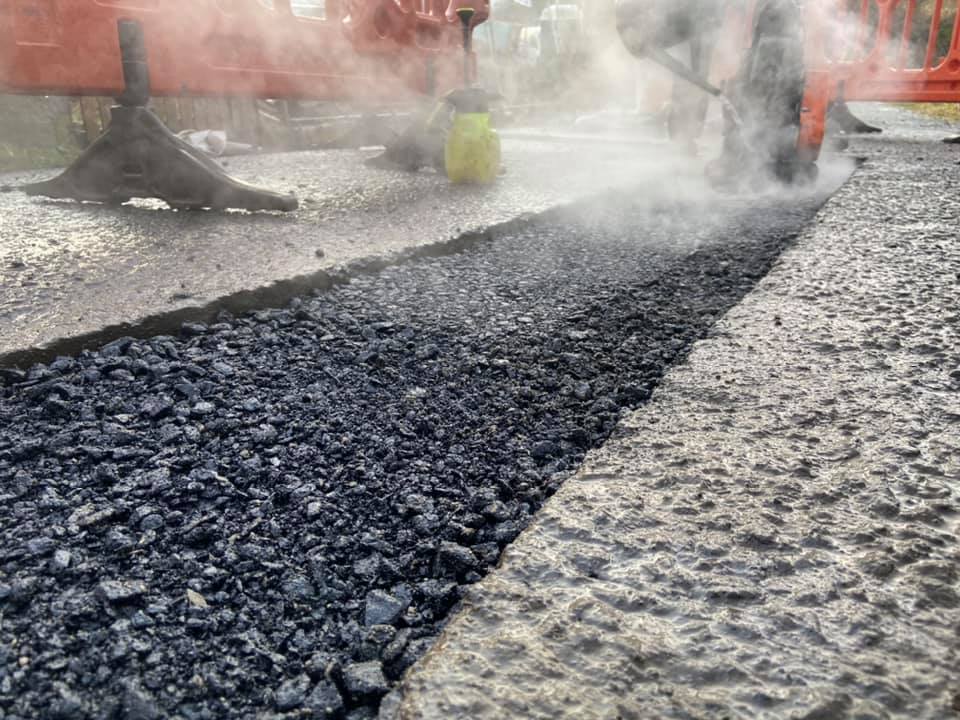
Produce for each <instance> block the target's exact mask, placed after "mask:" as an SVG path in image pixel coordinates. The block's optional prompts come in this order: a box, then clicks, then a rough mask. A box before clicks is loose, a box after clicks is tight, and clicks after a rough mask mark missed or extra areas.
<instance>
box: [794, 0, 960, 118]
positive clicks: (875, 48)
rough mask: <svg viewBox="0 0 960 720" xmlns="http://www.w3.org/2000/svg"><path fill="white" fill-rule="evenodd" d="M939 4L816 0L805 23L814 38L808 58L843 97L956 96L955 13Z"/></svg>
mask: <svg viewBox="0 0 960 720" xmlns="http://www.w3.org/2000/svg"><path fill="white" fill-rule="evenodd" d="M945 5H946V3H945V2H944V0H934V2H933V3H932V5H931V4H930V3H924V4H923V7H921V6H920V3H918V0H851V1H850V2H847V1H845V0H841V1H840V2H837V0H833V1H832V2H825V1H824V0H821V2H820V3H819V4H818V5H815V6H814V9H815V11H814V13H812V14H811V17H810V20H809V23H808V24H809V25H810V26H811V31H812V32H813V33H815V37H816V40H817V46H816V47H814V48H812V51H813V52H812V57H811V64H812V65H813V66H814V67H815V68H816V69H820V70H827V71H829V72H830V75H831V79H832V83H833V84H834V86H835V88H837V90H838V91H840V92H842V94H843V97H844V98H845V99H847V100H878V101H884V102H960V13H958V12H957V7H958V3H956V2H951V3H949V5H951V6H952V8H947V7H945ZM927 7H929V8H930V10H931V12H930V14H929V16H928V15H927V14H926V10H925V9H924V8H927ZM945 10H952V15H953V17H952V18H949V17H946V13H945ZM948 38H949V40H947V39H948ZM945 41H946V42H945Z"/></svg>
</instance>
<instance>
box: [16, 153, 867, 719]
mask: <svg viewBox="0 0 960 720" xmlns="http://www.w3.org/2000/svg"><path fill="white" fill-rule="evenodd" d="M851 169H852V165H851V164H849V163H846V164H845V163H839V164H837V165H833V164H830V163H827V164H826V165H825V169H824V172H823V174H822V177H821V181H820V183H819V184H818V186H817V187H815V188H809V189H807V190H805V191H803V192H798V193H795V194H790V195H786V194H780V193H777V192H771V193H769V194H765V195H762V196H760V197H753V198H731V197H723V196H718V195H716V194H713V193H712V192H710V191H709V190H708V189H707V188H706V187H705V186H704V184H703V182H702V180H700V179H699V177H698V175H696V174H694V173H690V172H688V171H680V170H678V171H673V170H671V169H670V168H663V169H662V170H661V172H660V173H659V174H657V175H656V176H655V177H651V178H649V179H648V180H646V181H644V180H643V179H642V178H638V180H637V182H636V183H635V184H634V187H633V188H632V189H630V190H629V191H621V192H611V193H608V194H607V195H605V196H604V197H602V198H597V199H594V200H590V201H583V202H580V203H578V204H575V205H574V206H571V207H568V208H566V209H564V210H558V211H555V212H551V213H549V214H548V215H546V216H541V217H539V218H535V219H532V220H530V221H529V222H528V223H527V224H526V225H523V226H518V227H516V228H514V229H512V230H511V231H510V232H508V233H506V234H504V235H501V236H500V237H498V238H496V239H494V240H490V241H487V242H479V243H477V244H475V245H474V246H473V247H471V248H469V249H467V250H466V251H464V252H462V253H460V254H456V255H451V256H447V257H440V258H420V259H416V260H413V261H411V262H407V263H404V264H401V265H398V266H396V267H391V268H388V269H386V270H384V271H382V272H381V273H379V274H376V275H369V276H361V277H357V278H355V279H354V280H353V281H352V282H350V283H348V284H346V285H343V286H340V287H337V288H334V289H333V290H330V291H328V292H323V293H319V294H317V295H316V296H312V297H301V298H297V299H295V300H294V301H293V302H292V303H290V304H289V305H288V306H287V307H284V308H282V309H273V310H263V311H259V312H256V313H253V314H249V315H244V316H241V317H232V316H230V315H227V314H224V315H223V316H221V317H220V318H218V319H217V321H216V322H213V323H211V324H209V325H201V324H188V325H185V326H184V327H183V328H182V331H181V332H180V334H179V335H178V336H176V337H174V336H158V337H146V338H141V339H132V338H125V339H120V340H117V341H115V342H112V343H110V344H108V345H106V346H105V347H101V348H99V349H97V350H95V351H84V352H82V353H80V354H78V355H75V356H64V357H61V358H58V359H57V360H56V361H54V362H51V363H49V364H46V365H37V366H33V367H31V368H29V369H25V370H17V369H13V368H7V369H6V370H4V371H3V374H2V378H3V387H2V389H0V500H2V502H3V505H4V507H5V508H6V509H5V511H4V513H3V514H2V516H0V718H3V719H4V720H13V719H14V718H35V717H51V718H59V719H74V718H76V719H79V718H103V719H105V720H106V719H107V718H117V717H121V718H129V719H131V720H134V719H135V720H142V719H151V718H160V717H177V718H185V719H188V720H192V719H194V718H225V717H230V718H253V717H272V716H274V715H275V716H277V717H290V718H294V717H319V718H339V717H342V716H344V715H346V716H347V717H349V718H352V719H353V720H359V719H360V718H369V717H373V716H375V714H376V712H377V707H378V706H379V704H380V702H381V698H382V697H383V696H384V695H385V694H386V693H388V692H389V691H390V689H391V688H392V687H393V686H394V685H395V683H396V681H397V680H398V678H400V676H401V674H402V673H403V672H404V671H405V670H406V669H407V668H409V667H410V666H411V665H412V664H413V663H414V662H415V661H416V660H417V659H418V658H419V657H420V656H422V655H423V654H424V653H425V652H426V651H427V649H428V648H429V647H430V646H431V644H432V643H433V642H434V639H435V638H436V636H437V633H438V632H439V631H440V630H441V628H442V627H443V625H444V624H445V622H446V619H447V616H448V613H449V611H450V609H451V608H453V607H454V606H455V605H456V603H457V602H458V600H459V599H460V597H461V595H462V594H463V592H464V589H465V588H467V587H469V586H471V585H472V584H474V583H476V582H478V581H479V580H480V579H481V578H482V577H483V576H484V574H485V573H486V572H487V570H488V569H489V568H490V567H492V566H493V565H494V564H495V563H496V562H497V559H498V557H499V555H500V552H501V550H502V549H503V548H504V547H505V546H506V545H507V544H508V543H510V542H511V541H512V540H513V539H514V538H515V537H516V536H517V534H518V533H519V532H520V531H521V530H522V529H523V528H524V527H525V526H526V525H527V523H528V521H529V520H530V518H531V516H532V515H533V513H534V512H536V510H537V509H538V508H539V507H540V506H541V505H542V503H543V502H544V500H545V499H546V498H547V497H549V496H550V495H551V494H552V493H553V492H554V491H555V490H556V489H557V488H558V487H559V486H560V484H561V483H562V482H563V480H564V479H565V478H566V477H568V476H569V475H570V474H571V473H573V472H574V471H575V470H576V469H577V467H578V466H579V464H580V462H581V460H582V458H583V457H584V454H585V453H586V452H587V451H588V450H589V449H591V448H595V447H597V446H599V445H600V444H601V443H603V442H604V440H605V439H606V438H607V437H608V436H609V434H610V433H611V431H612V430H613V429H614V427H615V426H616V424H617V422H618V419H619V418H620V415H621V413H622V412H623V411H624V410H627V409H630V408H635V407H637V406H639V405H642V404H643V403H645V402H646V401H647V400H648V398H649V397H650V395H651V393H652V391H653V389H654V388H655V387H656V385H657V383H658V382H659V380H660V378H661V376H662V375H663V373H664V372H665V370H666V369H667V368H668V367H670V366H671V365H673V364H676V363H677V362H679V361H681V360H682V359H683V358H684V357H685V355H686V353H687V352H688V350H689V349H690V347H691V345H692V344H693V343H694V342H695V341H696V340H697V339H699V338H701V337H703V336H704V335H705V334H706V333H707V332H708V331H709V329H710V328H711V326H713V324H714V323H715V322H716V321H717V320H718V319H719V318H721V317H722V316H723V315H724V314H725V313H726V312H727V311H728V310H729V309H730V308H731V307H732V306H734V305H735V304H736V303H738V302H739V301H740V300H741V299H742V298H743V297H744V295H745V294H747V293H748V292H749V291H750V290H751V289H752V288H753V287H754V285H755V284H756V283H757V282H758V280H759V279H760V278H762V277H763V276H764V275H765V274H766V273H767V271H768V269H769V268H770V266H771V264H772V263H774V262H775V261H776V259H777V257H778V256H779V254H780V253H781V251H782V250H783V249H784V248H785V247H787V246H789V245H790V244H791V243H792V242H793V241H794V239H795V238H796V237H797V235H798V234H799V233H800V232H801V231H802V230H803V228H804V227H805V226H806V225H807V224H808V223H809V222H810V221H811V219H812V218H813V217H814V215H815V213H816V211H817V209H818V208H819V207H820V206H821V204H822V203H823V202H824V201H825V200H826V198H827V197H828V196H829V195H830V193H831V192H833V191H834V190H835V189H836V187H837V186H839V184H840V183H842V182H843V180H844V179H845V178H846V177H847V176H848V174H849V172H850V170H851ZM231 222H233V221H232V220H231Z"/></svg>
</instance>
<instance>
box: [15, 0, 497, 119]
mask: <svg viewBox="0 0 960 720" xmlns="http://www.w3.org/2000/svg"><path fill="white" fill-rule="evenodd" d="M341 1H342V2H344V4H343V5H342V6H341V5H340V4H339V3H337V2H335V0H328V2H327V3H326V15H327V17H326V18H312V17H299V16H296V15H295V14H294V13H293V10H292V9H291V3H290V0H3V2H0V92H9V93H26V94H63V95H118V94H119V93H121V92H122V91H123V90H124V78H123V74H122V71H121V56H120V48H119V46H118V42H117V26H118V22H119V21H121V20H129V21H135V22H137V23H139V24H140V25H141V26H142V30H143V36H144V41H145V45H146V52H147V57H148V59H149V66H150V87H151V93H152V94H153V95H155V96H183V95H195V96H197V95H199V96H202V95H209V96H244V97H261V98H289V99H340V98H344V99H346V98H366V99H376V100H377V101H394V100H401V99H406V98H409V97H411V96H412V95H414V94H417V93H428V94H432V93H433V92H434V91H435V90H445V89H450V88H452V87H454V86H457V85H458V84H459V83H460V82H462V52H463V51H462V46H461V41H462V40H461V38H462V35H461V28H460V24H459V20H458V19H457V18H456V17H454V18H452V20H451V19H450V18H449V17H447V16H446V14H445V11H446V9H447V8H446V5H445V3H444V2H443V0H341ZM483 8H484V10H485V11H484V12H481V13H478V15H477V17H476V18H475V23H476V22H482V21H483V20H484V19H485V18H486V15H487V13H488V8H489V4H488V3H487V2H484V3H483ZM448 57H449V58H450V60H449V61H447V60H446V58H448ZM454 57H456V58H457V61H453V58H454Z"/></svg>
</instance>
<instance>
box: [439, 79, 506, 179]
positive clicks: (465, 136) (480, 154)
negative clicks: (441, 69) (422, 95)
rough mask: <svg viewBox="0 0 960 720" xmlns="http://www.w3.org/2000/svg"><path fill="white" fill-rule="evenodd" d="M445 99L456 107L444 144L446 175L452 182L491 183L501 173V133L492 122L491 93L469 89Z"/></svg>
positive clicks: (454, 93)
mask: <svg viewBox="0 0 960 720" xmlns="http://www.w3.org/2000/svg"><path fill="white" fill-rule="evenodd" d="M445 100H446V101H447V102H448V103H450V104H451V105H452V106H453V110H454V112H453V124H452V126H451V128H450V132H449V133H448V135H447V142H446V145H445V146H444V162H445V165H446V170H447V177H448V178H450V182H452V183H481V184H489V183H492V182H493V181H494V180H496V179H497V175H499V174H500V136H499V135H497V132H496V130H494V129H493V127H492V126H491V124H490V100H491V95H489V94H488V93H487V92H486V91H485V90H483V89H482V88H470V89H468V90H454V91H453V92H451V93H449V94H448V95H447V96H446V98H445Z"/></svg>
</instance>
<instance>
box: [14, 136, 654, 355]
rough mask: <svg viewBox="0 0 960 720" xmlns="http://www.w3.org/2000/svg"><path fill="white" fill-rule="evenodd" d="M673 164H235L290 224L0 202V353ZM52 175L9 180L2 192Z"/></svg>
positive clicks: (556, 155)
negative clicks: (480, 168) (481, 178)
mask: <svg viewBox="0 0 960 720" xmlns="http://www.w3.org/2000/svg"><path fill="white" fill-rule="evenodd" d="M669 155H670V154H669V150H665V149H663V148H657V146H656V145H655V144H652V143H651V144H649V145H647V146H645V147H643V148H641V149H638V148H637V147H636V145H632V146H631V145H617V144H598V143H586V142H585V141H584V140H583V139H570V140H567V141H563V142H537V141H534V140H531V139H529V138H527V139H524V140H505V142H504V156H505V158H506V163H507V165H508V172H507V173H506V175H504V176H503V177H502V178H500V179H499V180H498V181H497V183H496V184H495V185H493V186H492V187H490V188H482V189H478V188H463V187H455V186H452V185H450V183H449V182H448V181H447V180H446V178H444V177H442V176H439V175H437V174H435V173H433V172H421V173H415V174H409V173H405V172H400V171H390V170H378V169H372V168H367V167H365V166H364V165H363V161H364V159H365V158H366V157H369V156H370V153H361V152H359V151H346V150H343V151H323V152H301V153H284V154H279V155H267V156H258V157H239V158H231V159H229V160H228V164H229V168H228V169H229V170H230V171H231V172H233V173H235V174H236V176H237V177H238V178H241V179H243V180H246V181H249V182H254V183H257V184H260V185H263V186H266V187H270V188H275V189H277V190H280V191H284V192H286V191H291V192H294V193H295V194H296V195H298V196H299V197H300V199H301V208H300V210H298V211H297V212H295V213H290V214H286V215H277V214H271V213H258V214H255V215H250V214H246V213H236V212H228V213H221V212H187V213H182V212H172V211H170V210H167V209H165V208H166V206H164V205H163V203H159V202H153V201H135V202H134V203H132V204H129V205H125V206H122V207H119V208H108V207H103V206H98V205H80V204H77V203H73V202H53V201H48V200H44V199H38V198H28V197H26V196H24V195H22V194H20V193H0V356H3V355H6V354H8V353H13V352H15V351H23V350H26V349H29V348H33V347H36V346H43V345H48V344H50V343H52V342H54V341H57V340H61V339H64V338H76V337H77V336H82V335H85V334H88V333H95V332H99V331H102V330H103V329H104V328H107V327H113V326H117V325H123V324H131V323H137V322H140V321H142V320H143V319H144V318H147V317H153V316H157V315H159V314H163V313H170V312H173V311H180V310H184V309H187V308H192V307H198V306H206V305H208V304H210V303H213V302H214V301H217V300H218V299H220V298H224V297H227V296H235V295H236V294H237V293H239V292H241V291H249V290H257V289H260V288H264V287H269V286H271V285H272V284H274V283H276V282H277V281H283V280H288V279H290V278H295V277H298V276H307V275H310V274H314V273H319V272H324V271H325V272H332V271H335V270H336V269H337V268H338V267H340V266H343V265H344V264H346V263H351V262H356V261H359V260H366V259H369V258H389V257H391V256H393V255H396V254H397V253H400V252H402V251H406V250H408V249H410V248H414V247H422V246H425V245H430V244H433V243H440V242H445V241H448V240H450V239H451V238H453V237H457V236H460V235H462V234H464V233H467V232H472V231H484V230H487V229H488V228H490V227H491V226H494V225H497V224H500V223H504V222H507V221H511V220H514V219H516V218H517V217H518V216H521V215H524V214H527V213H537V212H542V211H544V210H546V209H548V208H552V207H556V206H559V205H564V204H566V203H569V202H572V201H574V200H577V199H582V198H584V197H586V196H590V195H593V194H595V193H602V192H604V191H605V190H608V189H611V188H618V187H624V186H625V185H628V184H630V183H632V182H633V181H634V179H635V178H636V176H637V174H638V173H642V172H644V171H645V170H644V168H647V167H649V166H650V165H652V164H661V165H662V164H663V162H664V158H665V157H669ZM571 157H576V158H577V161H576V162H570V161H569V159H570V158H571ZM51 175H52V172H51V171H45V172H42V173H33V174H20V175H5V176H0V185H4V184H7V183H10V184H18V183H20V182H24V181H27V180H32V179H36V178H38V177H49V176H51ZM278 292H280V291H278ZM284 301H285V300H276V299H274V300H270V299H268V300H266V301H265V302H266V303H267V304H268V305H269V304H271V303H272V304H274V305H275V304H277V303H278V302H284ZM161 331H162V332H167V331H168V329H167V328H162V330H161ZM154 332H157V330H154ZM116 334H123V332H122V329H119V330H118V331H117V333H116ZM86 346H87V347H95V346H96V345H95V344H90V343H88V344H87V345H86ZM72 351H73V348H71V352H72Z"/></svg>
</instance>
